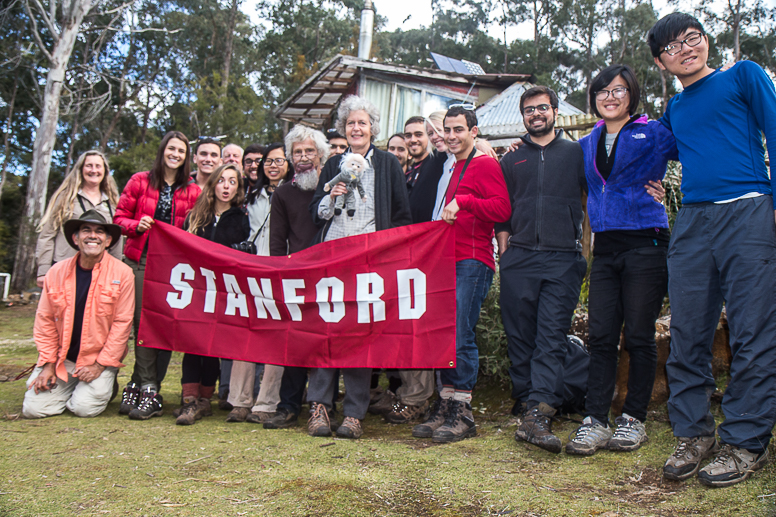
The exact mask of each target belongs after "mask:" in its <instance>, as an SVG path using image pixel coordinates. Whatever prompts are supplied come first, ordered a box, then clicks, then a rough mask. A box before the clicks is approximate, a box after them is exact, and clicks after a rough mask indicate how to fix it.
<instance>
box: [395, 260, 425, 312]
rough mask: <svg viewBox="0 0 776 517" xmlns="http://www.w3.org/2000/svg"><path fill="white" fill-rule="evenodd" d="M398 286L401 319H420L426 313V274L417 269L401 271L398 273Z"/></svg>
mask: <svg viewBox="0 0 776 517" xmlns="http://www.w3.org/2000/svg"><path fill="white" fill-rule="evenodd" d="M410 282H411V283H412V289H410ZM396 284H397V286H398V288H399V319H400V320H417V319H420V317H421V316H423V315H424V314H425V313H426V274H425V273H424V272H423V271H421V270H420V269H417V268H414V269H399V270H398V271H396Z"/></svg>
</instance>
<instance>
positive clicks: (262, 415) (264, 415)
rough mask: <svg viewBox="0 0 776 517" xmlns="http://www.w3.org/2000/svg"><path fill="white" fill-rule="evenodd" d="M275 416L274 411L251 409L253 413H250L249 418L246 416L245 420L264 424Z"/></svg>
mask: <svg viewBox="0 0 776 517" xmlns="http://www.w3.org/2000/svg"><path fill="white" fill-rule="evenodd" d="M273 416H275V413H274V412H272V413H269V412H267V411H251V414H250V415H248V418H246V419H245V421H246V422H250V423H252V424H263V423H264V422H266V421H267V420H269V419H270V418H272V417H273Z"/></svg>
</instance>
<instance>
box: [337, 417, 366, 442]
mask: <svg viewBox="0 0 776 517" xmlns="http://www.w3.org/2000/svg"><path fill="white" fill-rule="evenodd" d="M363 434H364V430H363V429H362V428H361V420H359V419H358V418H353V417H352V416H346V417H345V419H344V420H343V421H342V425H341V426H339V427H338V428H337V436H339V437H340V438H351V439H353V440H357V439H359V438H361V435H363Z"/></svg>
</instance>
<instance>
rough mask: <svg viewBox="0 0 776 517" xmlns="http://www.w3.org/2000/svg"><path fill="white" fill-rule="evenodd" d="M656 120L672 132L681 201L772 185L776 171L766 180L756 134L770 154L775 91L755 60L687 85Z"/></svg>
mask: <svg viewBox="0 0 776 517" xmlns="http://www.w3.org/2000/svg"><path fill="white" fill-rule="evenodd" d="M660 121H661V122H662V123H663V124H665V126H666V127H667V128H669V129H670V130H671V131H673V133H674V137H676V143H677V146H678V148H679V159H680V160H681V162H682V193H683V194H684V199H683V200H682V202H683V203H684V204H692V203H705V202H715V201H725V200H729V199H735V198H737V197H740V196H743V195H744V194H749V193H752V192H757V193H760V194H767V195H772V194H773V191H774V190H776V175H771V178H770V179H768V171H767V168H766V166H765V159H764V154H765V153H764V149H763V143H762V137H761V134H760V132H761V131H762V133H763V134H765V139H766V141H767V144H768V154H769V155H770V157H771V158H773V157H774V156H776V90H775V89H774V86H773V81H771V80H770V79H769V78H768V76H767V75H765V72H764V71H763V69H762V68H760V66H759V65H758V64H756V63H753V62H752V61H741V62H738V63H736V64H735V65H734V66H733V67H732V68H731V69H730V70H727V71H726V72H720V71H719V70H716V71H714V72H713V73H711V74H710V75H708V76H706V77H704V78H703V79H701V80H699V81H697V82H695V83H693V84H691V85H690V86H688V87H687V88H685V89H684V91H682V92H681V93H680V94H678V95H676V96H674V97H673V98H672V99H671V100H670V101H669V103H668V107H667V109H666V112H665V114H664V115H663V117H662V118H661V119H660ZM774 208H775V209H776V199H774Z"/></svg>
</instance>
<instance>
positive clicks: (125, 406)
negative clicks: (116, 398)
mask: <svg viewBox="0 0 776 517" xmlns="http://www.w3.org/2000/svg"><path fill="white" fill-rule="evenodd" d="M139 403H140V386H138V385H137V384H135V383H134V382H130V383H129V384H127V385H126V387H125V388H124V392H123V393H122V394H121V406H120V407H119V415H128V414H129V412H130V411H132V410H133V409H135V408H136V407H137V405H138V404H139Z"/></svg>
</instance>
